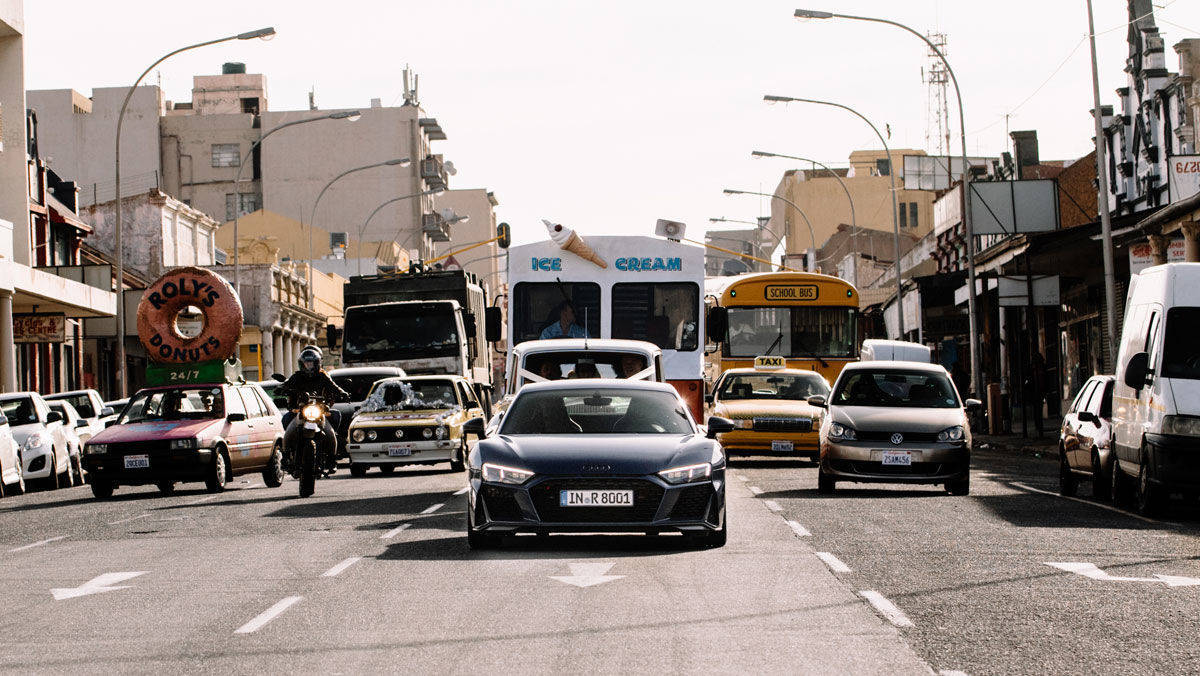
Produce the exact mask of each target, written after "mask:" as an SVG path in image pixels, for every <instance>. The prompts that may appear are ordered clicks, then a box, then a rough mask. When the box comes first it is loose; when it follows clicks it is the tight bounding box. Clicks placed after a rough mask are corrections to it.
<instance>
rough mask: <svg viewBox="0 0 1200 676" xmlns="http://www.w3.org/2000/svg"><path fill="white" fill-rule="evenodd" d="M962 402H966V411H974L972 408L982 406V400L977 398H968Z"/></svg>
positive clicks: (975, 408)
mask: <svg viewBox="0 0 1200 676" xmlns="http://www.w3.org/2000/svg"><path fill="white" fill-rule="evenodd" d="M963 403H964V404H966V408H967V410H968V411H974V410H977V409H980V408H983V402H982V401H979V400H978V399H968V400H966V401H964V402H963Z"/></svg>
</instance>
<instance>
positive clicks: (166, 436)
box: [84, 383, 283, 499]
mask: <svg viewBox="0 0 1200 676" xmlns="http://www.w3.org/2000/svg"><path fill="white" fill-rule="evenodd" d="M282 463H283V423H282V421H281V420H280V416H279V410H278V409H276V408H275V405H274V404H273V403H271V400H270V399H269V398H268V397H267V395H266V393H264V392H263V391H262V389H261V388H259V387H258V386H257V385H254V384H249V385H231V384H228V383H200V384H189V385H170V386H164V387H151V388H147V389H144V390H141V391H139V392H138V393H137V394H135V395H134V396H133V397H132V398H131V399H130V401H129V405H128V406H126V407H125V410H124V412H123V413H122V414H121V417H120V418H118V419H117V422H116V424H114V425H112V426H110V427H108V428H107V429H105V430H104V431H103V432H101V433H99V434H97V435H96V436H94V437H92V438H91V440H90V441H88V443H87V444H86V445H85V446H84V464H85V467H87V471H88V472H89V474H91V481H90V483H91V486H92V493H93V495H95V496H96V497H97V498H100V499H104V498H108V497H110V496H111V495H112V494H113V490H114V489H116V488H117V487H118V486H135V485H145V484H154V485H156V486H158V489H159V491H161V492H162V493H164V494H170V493H172V492H173V491H174V490H175V484H176V482H188V481H203V482H204V484H205V486H206V487H207V488H208V490H209V491H210V492H214V493H215V492H219V491H222V490H224V489H225V483H226V482H227V481H229V480H230V479H232V478H233V477H235V476H238V475H241V474H250V473H255V472H261V473H262V477H263V483H265V484H266V485H267V486H271V487H275V486H279V485H280V484H282V483H283V465H282Z"/></svg>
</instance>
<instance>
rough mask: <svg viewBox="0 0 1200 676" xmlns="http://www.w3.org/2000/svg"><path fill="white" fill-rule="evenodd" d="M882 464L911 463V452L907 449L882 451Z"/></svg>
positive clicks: (904, 464) (906, 464)
mask: <svg viewBox="0 0 1200 676" xmlns="http://www.w3.org/2000/svg"><path fill="white" fill-rule="evenodd" d="M883 464H885V465H901V466H905V467H907V466H909V465H912V453H911V452H909V451H884V452H883Z"/></svg>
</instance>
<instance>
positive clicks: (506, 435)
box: [466, 380, 733, 549]
mask: <svg viewBox="0 0 1200 676" xmlns="http://www.w3.org/2000/svg"><path fill="white" fill-rule="evenodd" d="M483 425H484V423H483V419H482V418H476V419H473V420H471V421H469V422H468V423H467V427H466V431H467V432H468V433H471V434H478V435H482V434H483ZM731 429H733V423H731V422H730V421H728V420H725V419H723V418H710V419H709V422H708V431H707V433H705V432H703V431H701V430H700V429H698V428H697V426H696V423H695V422H694V421H693V420H692V417H691V414H689V413H688V410H687V406H686V405H685V404H684V402H683V400H682V399H681V398H680V397H679V394H678V393H676V391H675V389H674V388H672V387H671V386H670V385H668V384H665V383H655V382H647V381H630V380H561V381H557V382H547V383H536V384H530V385H526V386H525V387H523V388H521V390H520V393H519V394H518V395H517V397H516V399H514V400H513V402H512V405H511V406H509V408H508V410H506V411H505V412H504V415H503V418H502V419H501V420H500V423H499V429H498V430H497V431H496V433H495V434H494V435H493V436H491V437H488V438H486V439H482V440H481V441H480V442H479V443H478V444H476V446H475V448H474V449H473V450H472V451H471V453H470V456H469V457H468V463H469V475H470V484H471V485H470V493H469V500H468V505H469V509H468V513H467V541H468V543H469V544H470V546H471V547H472V548H475V549H479V548H485V547H491V546H495V545H497V544H499V542H500V539H501V538H502V537H503V536H504V535H506V534H511V533H517V532H535V533H549V532H557V533H563V532H646V533H659V532H664V531H665V532H682V533H683V534H684V535H685V536H687V537H689V538H692V539H693V540H694V541H695V542H696V543H697V544H699V545H702V546H708V547H720V546H722V545H724V544H725V537H726V524H725V453H724V452H723V451H722V449H721V446H720V444H718V443H717V442H716V441H715V439H714V437H715V436H716V435H717V434H720V433H723V432H727V431H729V430H731Z"/></svg>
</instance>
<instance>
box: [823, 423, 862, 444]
mask: <svg viewBox="0 0 1200 676" xmlns="http://www.w3.org/2000/svg"><path fill="white" fill-rule="evenodd" d="M829 438H830V439H831V440H833V441H854V440H855V439H857V438H858V436H857V435H855V434H854V428H853V427H847V426H846V425H843V424H841V423H833V424H831V425H830V426H829Z"/></svg>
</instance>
